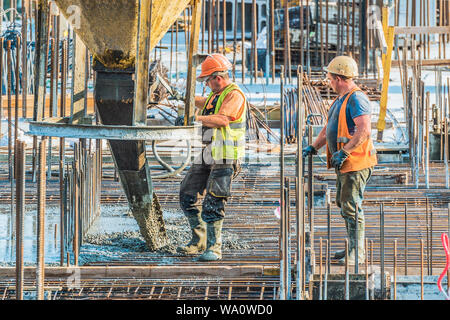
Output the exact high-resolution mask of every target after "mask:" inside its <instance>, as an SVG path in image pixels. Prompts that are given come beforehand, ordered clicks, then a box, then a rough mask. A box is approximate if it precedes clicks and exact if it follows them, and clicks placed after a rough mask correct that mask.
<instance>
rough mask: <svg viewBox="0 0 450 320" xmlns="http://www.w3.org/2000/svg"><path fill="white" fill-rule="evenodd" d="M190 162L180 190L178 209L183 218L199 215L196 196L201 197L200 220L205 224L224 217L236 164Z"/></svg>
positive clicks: (198, 204) (236, 168)
mask: <svg viewBox="0 0 450 320" xmlns="http://www.w3.org/2000/svg"><path fill="white" fill-rule="evenodd" d="M198 160H199V159H198V158H197V161H195V160H194V163H193V164H192V166H191V168H190V169H189V171H188V173H187V174H186V176H185V177H184V179H183V181H182V182H181V186H180V206H181V209H182V210H183V212H184V214H185V215H186V216H195V215H197V214H198V213H199V212H200V209H199V207H200V201H199V196H201V195H205V192H206V195H205V198H204V200H203V204H202V209H201V216H202V219H203V221H205V222H206V223H212V222H215V221H218V220H221V219H223V218H224V217H225V203H226V202H227V199H228V197H230V196H231V181H232V179H233V178H234V175H235V173H236V172H239V163H238V162H237V161H233V162H232V163H225V164H215V163H214V164H207V163H205V161H203V159H202V160H201V161H198Z"/></svg>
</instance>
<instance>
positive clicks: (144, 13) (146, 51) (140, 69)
mask: <svg viewBox="0 0 450 320" xmlns="http://www.w3.org/2000/svg"><path fill="white" fill-rule="evenodd" d="M152 5H153V1H152V0H139V10H138V12H139V19H138V34H137V44H136V51H137V52H136V75H135V77H136V81H135V87H134V114H133V125H145V121H146V119H147V101H148V81H149V74H148V67H149V57H150V28H151V23H152V22H151V15H152Z"/></svg>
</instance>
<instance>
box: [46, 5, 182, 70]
mask: <svg viewBox="0 0 450 320" xmlns="http://www.w3.org/2000/svg"><path fill="white" fill-rule="evenodd" d="M55 2H56V4H57V5H58V7H59V8H60V9H61V12H62V14H63V15H64V16H65V17H66V19H68V21H69V22H71V23H72V24H73V25H74V30H75V32H76V34H77V36H79V37H80V39H81V40H82V41H83V42H84V44H85V45H86V46H87V47H88V49H89V50H90V51H91V53H92V54H93V55H94V56H95V57H96V59H98V60H99V61H100V62H101V63H102V64H104V65H105V67H108V68H120V69H125V68H128V67H132V66H134V63H135V59H136V36H137V25H138V7H139V1H138V0H134V1H133V0H56V1H55ZM190 2H191V0H177V1H167V0H153V1H152V17H151V35H150V50H151V49H152V48H154V47H155V46H156V45H157V43H158V42H159V41H160V40H161V38H162V37H163V36H164V34H165V33H166V32H167V31H168V30H169V28H170V26H171V25H172V24H173V23H174V22H175V21H176V19H177V17H178V16H179V15H180V14H181V13H182V12H183V10H184V9H185V8H186V7H187V6H188V5H189V3H190ZM77 15H78V16H77ZM75 22H76V23H75Z"/></svg>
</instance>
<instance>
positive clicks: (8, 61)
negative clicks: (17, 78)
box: [6, 40, 14, 210]
mask: <svg viewBox="0 0 450 320" xmlns="http://www.w3.org/2000/svg"><path fill="white" fill-rule="evenodd" d="M6 50H7V53H6V65H7V79H8V80H7V81H8V83H7V95H8V179H9V181H11V182H12V180H13V178H14V174H13V154H12V97H11V85H12V82H11V81H12V80H11V74H12V70H11V64H12V62H11V60H12V59H11V40H8V41H7V47H6ZM11 192H12V189H11ZM11 210H12V208H11Z"/></svg>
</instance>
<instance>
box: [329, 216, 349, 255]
mask: <svg viewBox="0 0 450 320" xmlns="http://www.w3.org/2000/svg"><path fill="white" fill-rule="evenodd" d="M344 222H345V229H346V230H347V235H348V222H347V219H346V218H344ZM333 258H334V259H337V260H340V259H342V258H345V249H344V250H339V251H335V252H334V257H333Z"/></svg>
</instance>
